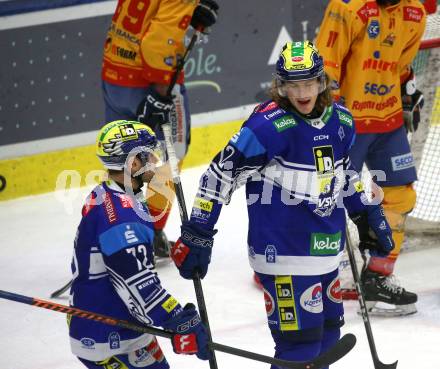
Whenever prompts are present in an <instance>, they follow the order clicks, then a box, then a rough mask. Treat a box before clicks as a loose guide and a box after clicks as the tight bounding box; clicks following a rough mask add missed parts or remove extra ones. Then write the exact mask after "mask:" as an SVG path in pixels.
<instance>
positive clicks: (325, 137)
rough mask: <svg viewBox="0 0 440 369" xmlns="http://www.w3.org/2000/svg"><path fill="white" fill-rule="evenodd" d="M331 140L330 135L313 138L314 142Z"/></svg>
mask: <svg viewBox="0 0 440 369" xmlns="http://www.w3.org/2000/svg"><path fill="white" fill-rule="evenodd" d="M329 138H330V136H329V135H318V136H314V137H313V141H320V140H328V139H329Z"/></svg>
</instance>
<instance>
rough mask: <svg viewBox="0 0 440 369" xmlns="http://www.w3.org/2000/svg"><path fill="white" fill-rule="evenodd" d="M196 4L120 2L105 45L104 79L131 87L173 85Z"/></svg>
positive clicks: (164, 0) (162, 0)
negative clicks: (154, 84) (175, 71)
mask: <svg viewBox="0 0 440 369" xmlns="http://www.w3.org/2000/svg"><path fill="white" fill-rule="evenodd" d="M197 4H198V0H119V1H118V5H117V7H116V10H115V13H114V15H113V18H112V23H111V25H110V28H109V31H108V33H107V38H106V41H105V47H104V61H103V68H102V79H103V80H105V81H107V82H110V83H113V84H117V85H121V86H128V87H144V86H147V85H149V84H151V83H162V84H168V83H170V80H171V78H172V75H173V71H174V68H175V66H176V57H179V56H183V53H184V51H185V47H184V35H185V32H186V30H187V28H188V26H189V24H190V21H191V17H192V14H193V12H194V9H195V7H196V5H197ZM182 79H183V76H181V77H180V79H179V81H178V82H182Z"/></svg>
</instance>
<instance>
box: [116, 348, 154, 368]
mask: <svg viewBox="0 0 440 369" xmlns="http://www.w3.org/2000/svg"><path fill="white" fill-rule="evenodd" d="M132 356H133V357H132V358H130V355H129V362H130V364H131V365H133V366H134V367H139V368H145V367H146V366H149V365H152V364H154V362H155V360H154V358H153V357H152V356H151V355H150V353H149V352H148V350H147V349H146V348H140V349H138V350H136V351H134V353H133V355H132ZM112 369H113V368H112Z"/></svg>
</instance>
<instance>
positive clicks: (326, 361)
mask: <svg viewBox="0 0 440 369" xmlns="http://www.w3.org/2000/svg"><path fill="white" fill-rule="evenodd" d="M0 298H3V299H6V300H11V301H16V302H20V303H22V304H27V305H32V306H36V307H40V308H44V309H48V310H53V311H57V312H59V313H63V314H70V315H74V316H77V317H79V318H83V319H89V320H93V321H97V322H101V323H103V324H108V325H112V326H118V327H123V328H127V329H131V330H133V331H136V332H140V333H149V334H154V335H155V336H159V337H164V338H172V336H173V332H171V331H167V330H164V329H160V328H155V327H151V326H147V325H145V326H141V325H137V324H133V323H130V322H128V321H126V320H121V319H117V318H113V317H109V316H106V315H102V314H97V313H93V312H90V311H86V310H82V309H78V308H74V307H70V306H66V305H61V304H57V303H54V302H51V301H45V300H40V299H37V298H33V297H28V296H24V295H19V294H16V293H12V292H7V291H2V290H0ZM355 344H356V337H355V336H354V335H352V334H350V333H349V334H346V335H345V336H343V337H342V338H341V339H340V340H339V341H338V342H337V343H336V345H334V346H333V347H332V348H331V349H330V350H328V351H327V352H325V353H324V354H322V355H320V356H318V357H317V358H316V359H314V360H311V361H308V362H296V361H288V360H281V359H275V358H273V357H270V356H265V355H261V354H257V353H254V352H250V351H245V350H241V349H237V348H235V347H230V346H225V345H222V344H219V343H215V342H209V347H210V348H211V350H216V351H221V352H224V353H226V354H230V355H235V356H241V357H244V358H247V359H251V360H255V361H261V362H264V363H268V364H273V365H276V366H278V367H280V368H281V367H283V368H291V369H320V368H324V367H326V366H329V365H331V364H333V363H334V362H336V361H337V360H339V359H340V358H342V357H343V356H344V355H345V354H347V353H348V352H349V351H350V350H351V349H352V348H353V347H354V345H355Z"/></svg>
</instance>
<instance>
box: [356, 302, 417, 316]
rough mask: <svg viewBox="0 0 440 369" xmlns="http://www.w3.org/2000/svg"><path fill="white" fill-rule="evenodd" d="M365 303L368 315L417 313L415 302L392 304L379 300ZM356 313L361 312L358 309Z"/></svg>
mask: <svg viewBox="0 0 440 369" xmlns="http://www.w3.org/2000/svg"><path fill="white" fill-rule="evenodd" d="M365 305H366V307H367V310H368V315H369V316H379V317H397V316H406V315H411V314H415V313H417V308H416V305H415V304H408V305H393V304H387V303H385V302H381V301H366V302H365ZM357 313H358V314H361V311H360V309H358V311H357Z"/></svg>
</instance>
